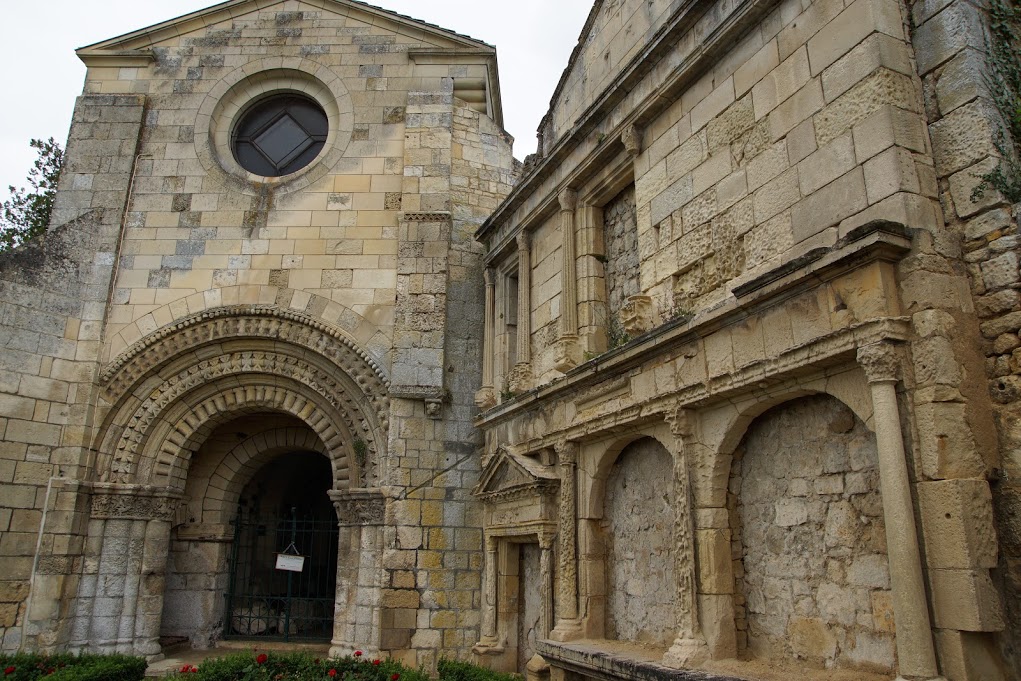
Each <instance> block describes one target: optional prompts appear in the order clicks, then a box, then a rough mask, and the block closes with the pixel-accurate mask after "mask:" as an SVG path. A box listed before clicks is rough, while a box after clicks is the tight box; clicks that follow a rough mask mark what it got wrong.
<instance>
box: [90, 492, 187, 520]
mask: <svg viewBox="0 0 1021 681" xmlns="http://www.w3.org/2000/svg"><path fill="white" fill-rule="evenodd" d="M92 491H93V494H92V508H91V511H90V516H91V517H93V518H104V519H112V518H117V519H122V520H125V519H126V520H162V521H164V522H170V521H172V520H173V519H174V516H175V515H176V514H177V509H178V507H179V506H180V505H181V501H182V499H183V496H184V495H183V494H181V493H180V492H174V491H172V490H168V489H165V488H163V489H159V488H155V487H151V486H143V485H105V484H102V483H94V484H93V485H92Z"/></svg>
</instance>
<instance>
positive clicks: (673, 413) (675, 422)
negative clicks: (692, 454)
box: [665, 404, 695, 442]
mask: <svg viewBox="0 0 1021 681" xmlns="http://www.w3.org/2000/svg"><path fill="white" fill-rule="evenodd" d="M665 419H666V422H667V423H668V424H670V432H671V433H673V435H674V437H676V438H677V439H678V440H681V441H682V442H683V441H684V440H687V439H689V438H690V437H692V436H693V435H694V434H695V410H694V409H689V408H687V407H684V406H681V405H680V404H677V405H675V406H674V407H673V408H672V409H670V411H668V412H667V413H666V416H665Z"/></svg>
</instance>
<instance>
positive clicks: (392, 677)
mask: <svg viewBox="0 0 1021 681" xmlns="http://www.w3.org/2000/svg"><path fill="white" fill-rule="evenodd" d="M399 678H401V675H400V674H396V673H395V674H391V675H390V681H397V679H399Z"/></svg>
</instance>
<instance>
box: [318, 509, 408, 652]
mask: <svg viewBox="0 0 1021 681" xmlns="http://www.w3.org/2000/svg"><path fill="white" fill-rule="evenodd" d="M329 495H330V499H332V500H333V506H334V508H335V509H336V511H337V525H338V531H339V533H340V541H339V542H338V546H337V608H336V610H335V611H334V613H335V614H334V623H333V640H332V641H331V644H330V654H331V655H350V654H351V653H352V652H354V651H355V650H356V649H361V650H364V651H365V652H366V653H368V654H370V655H374V654H376V653H378V652H379V651H380V650H381V649H385V648H386V647H387V646H386V643H387V642H389V641H393V640H394V639H397V638H400V636H399V634H400V632H395V631H394V629H393V627H387V628H384V627H383V624H384V623H389V622H392V621H393V618H387V617H385V616H384V611H385V610H386V609H387V608H388V606H391V605H393V604H394V603H396V602H398V601H399V600H400V599H399V597H397V596H395V593H394V592H395V591H396V590H390V591H384V589H383V574H384V571H383V522H384V517H385V506H386V501H385V499H384V497H383V495H382V494H381V493H380V492H378V491H376V490H343V491H331V492H329ZM417 595H418V594H417V593H415V596H416V597H417ZM408 637H409V638H410V634H408Z"/></svg>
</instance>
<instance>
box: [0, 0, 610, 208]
mask: <svg viewBox="0 0 1021 681" xmlns="http://www.w3.org/2000/svg"><path fill="white" fill-rule="evenodd" d="M213 4H216V2H215V0H158V1H155V2H150V1H146V0H32V1H28V2H26V1H24V0H21V1H18V2H16V1H15V0H0V8H2V12H3V20H2V21H0V64H4V67H3V81H4V92H5V93H6V94H5V98H4V99H5V101H6V105H5V106H3V107H2V108H0V201H2V200H6V198H7V197H8V192H7V186H8V185H11V184H13V185H15V186H18V187H21V186H24V185H25V177H26V176H27V175H28V170H29V168H30V166H31V165H32V162H33V161H34V160H35V158H36V154H35V150H34V149H31V148H30V147H29V146H28V141H29V140H30V139H32V138H42V139H45V138H47V137H53V138H54V139H56V140H58V141H59V142H60V143H61V146H63V145H64V143H65V142H66V141H67V130H68V127H69V126H70V124H71V112H72V111H73V109H74V99H75V97H76V96H77V95H78V94H80V93H81V89H82V84H83V82H84V79H85V66H84V65H83V64H82V63H81V62H80V61H79V60H78V58H77V57H76V56H75V54H74V50H75V48H78V47H81V46H83V45H89V44H92V43H96V42H99V41H101V40H106V39H107V38H113V37H115V36H118V35H121V34H123V33H128V32H130V31H134V30H136V29H139V28H144V27H146V26H150V25H152V24H155V23H159V22H161V21H166V20H167V19H172V18H174V17H178V16H181V15H182V14H187V13H188V12H194V11H195V10H198V9H202V8H204V7H208V6H211V5H213ZM370 4H374V5H378V6H382V7H385V8H386V9H389V10H392V11H394V12H398V13H400V14H405V15H407V16H411V17H415V18H417V19H421V20H423V21H427V22H429V23H432V24H438V25H440V26H443V27H445V28H448V29H451V30H453V31H457V32H458V33H464V34H467V35H470V36H472V37H473V38H477V39H479V40H484V41H485V42H487V43H490V44H492V45H496V47H497V51H498V56H499V60H500V83H501V88H502V92H503V111H504V125H505V127H506V128H507V131H508V132H510V133H511V134H512V135H513V136H514V138H515V144H514V155H515V156H516V157H517V158H519V159H524V157H525V156H526V155H527V154H530V153H532V152H533V151H535V130H536V128H537V127H538V125H539V120H540V119H541V118H542V117H543V115H545V113H546V110H547V108H548V107H549V100H550V97H551V96H552V95H553V88H555V87H556V84H557V81H559V79H560V74H561V72H562V71H563V70H564V67H565V66H566V65H567V59H568V57H569V56H570V54H571V50H573V49H574V45H575V43H576V42H577V39H578V34H579V33H580V32H581V28H582V26H583V24H584V23H585V17H586V16H587V15H588V11H589V9H590V8H591V6H592V1H591V0H510V1H509V2H492V1H487V0H374V1H371V2H370Z"/></svg>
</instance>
